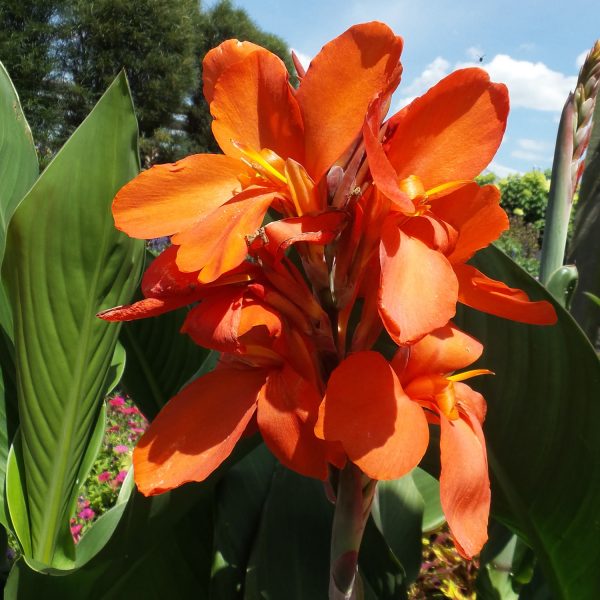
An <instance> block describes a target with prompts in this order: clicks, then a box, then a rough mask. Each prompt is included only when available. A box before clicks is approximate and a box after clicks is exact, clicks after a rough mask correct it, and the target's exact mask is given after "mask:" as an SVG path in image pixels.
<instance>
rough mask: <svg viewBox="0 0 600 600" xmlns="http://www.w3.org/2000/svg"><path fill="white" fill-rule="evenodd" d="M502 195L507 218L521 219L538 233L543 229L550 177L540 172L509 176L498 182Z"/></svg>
mask: <svg viewBox="0 0 600 600" xmlns="http://www.w3.org/2000/svg"><path fill="white" fill-rule="evenodd" d="M498 187H499V188H500V193H501V194H502V200H501V204H502V207H503V208H504V210H505V211H506V212H507V213H508V215H509V216H512V215H517V216H520V217H522V219H523V222H524V223H531V224H532V225H533V226H534V227H535V228H536V229H537V231H538V232H540V233H542V232H543V229H544V219H545V214H546V205H547V204H548V190H549V189H550V177H549V174H548V173H542V172H541V171H529V172H527V173H524V174H523V175H509V176H508V177H507V178H506V179H502V180H500V181H499V182H498Z"/></svg>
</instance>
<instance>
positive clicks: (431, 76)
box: [392, 56, 451, 113]
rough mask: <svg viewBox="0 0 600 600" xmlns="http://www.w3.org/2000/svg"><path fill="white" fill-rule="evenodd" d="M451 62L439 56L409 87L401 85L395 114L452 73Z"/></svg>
mask: <svg viewBox="0 0 600 600" xmlns="http://www.w3.org/2000/svg"><path fill="white" fill-rule="evenodd" d="M450 67H451V65H450V62H449V61H447V60H446V59H445V58H442V57H441V56H438V57H437V58H435V59H434V60H433V62H431V63H429V64H428V65H427V66H426V67H425V70H424V71H423V72H422V73H421V74H420V75H419V76H418V77H416V78H415V79H413V80H412V81H411V82H410V83H409V84H408V85H401V86H400V89H399V90H398V91H399V93H400V94H402V96H401V98H400V100H399V101H398V103H397V104H396V105H395V106H394V110H393V111H392V112H393V113H394V112H396V111H398V110H400V109H401V108H404V107H405V106H406V105H407V104H410V103H411V102H412V101H413V100H414V99H415V98H416V97H417V96H420V95H421V94H424V93H425V92H426V91H427V90H428V89H429V88H430V87H432V86H433V85H435V84H436V83H437V82H438V81H439V80H440V79H443V78H444V77H446V75H448V73H450V70H451V68H450Z"/></svg>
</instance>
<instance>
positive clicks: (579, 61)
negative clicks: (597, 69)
mask: <svg viewBox="0 0 600 600" xmlns="http://www.w3.org/2000/svg"><path fill="white" fill-rule="evenodd" d="M588 52H589V50H584V51H583V52H582V53H581V54H578V55H577V58H576V59H575V66H576V67H577V68H578V69H581V66H582V65H583V63H584V61H585V57H586V56H587V55H588Z"/></svg>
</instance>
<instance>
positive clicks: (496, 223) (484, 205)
mask: <svg viewBox="0 0 600 600" xmlns="http://www.w3.org/2000/svg"><path fill="white" fill-rule="evenodd" d="M431 212H432V213H433V214H435V215H436V216H437V217H439V218H440V219H442V220H443V221H445V222H446V223H449V224H450V225H452V227H454V229H456V230H457V231H458V239H457V240H456V244H455V246H454V250H453V251H452V253H451V254H449V255H448V260H449V261H450V262H451V263H460V262H465V261H467V260H469V258H471V257H472V256H473V254H475V252H477V250H481V249H482V248H485V247H487V246H489V245H490V244H491V243H492V242H493V241H494V240H496V239H497V238H498V237H500V234H501V233H502V232H503V231H505V230H506V229H508V217H507V216H506V213H505V212H504V210H503V209H502V208H501V207H500V191H499V190H498V188H497V187H496V186H494V185H486V186H483V187H479V186H478V185H477V184H476V183H470V184H468V185H465V186H463V187H461V188H460V189H458V190H456V191H454V192H452V193H450V194H448V195H446V196H443V197H441V198H438V199H437V200H435V201H434V202H432V209H431Z"/></svg>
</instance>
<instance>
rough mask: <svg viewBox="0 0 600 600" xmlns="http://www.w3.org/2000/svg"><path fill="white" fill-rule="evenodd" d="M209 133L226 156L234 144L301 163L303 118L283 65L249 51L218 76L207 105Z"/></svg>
mask: <svg viewBox="0 0 600 600" xmlns="http://www.w3.org/2000/svg"><path fill="white" fill-rule="evenodd" d="M210 112H211V114H212V116H213V117H214V119H215V120H214V121H213V124H212V130H213V134H214V136H215V138H216V140H217V142H218V143H219V146H221V149H222V150H223V152H225V154H228V155H230V156H241V154H240V150H239V149H237V148H236V147H235V146H234V145H233V144H232V140H233V141H234V142H241V143H242V144H244V145H246V146H248V147H250V148H252V149H253V150H262V149H263V148H268V149H270V150H273V152H275V153H277V154H278V155H279V156H280V157H281V158H283V159H286V158H293V159H295V160H297V161H298V162H300V163H301V162H302V160H303V158H304V143H303V140H304V135H303V127H302V118H301V117H300V109H299V108H298V104H297V102H296V98H295V97H294V94H293V93H292V89H291V87H290V85H289V82H288V72H287V69H286V68H285V65H284V64H283V62H282V61H281V59H279V58H278V57H277V56H275V55H274V54H271V52H269V51H268V50H264V49H260V50H257V51H256V52H252V53H251V54H249V55H248V56H246V57H245V58H244V59H242V60H240V61H238V62H237V63H235V64H233V65H231V66H230V67H229V68H228V69H227V70H226V71H224V72H223V73H222V74H221V76H220V77H219V79H218V81H217V84H216V86H215V89H214V97H213V100H212V102H211V105H210Z"/></svg>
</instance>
